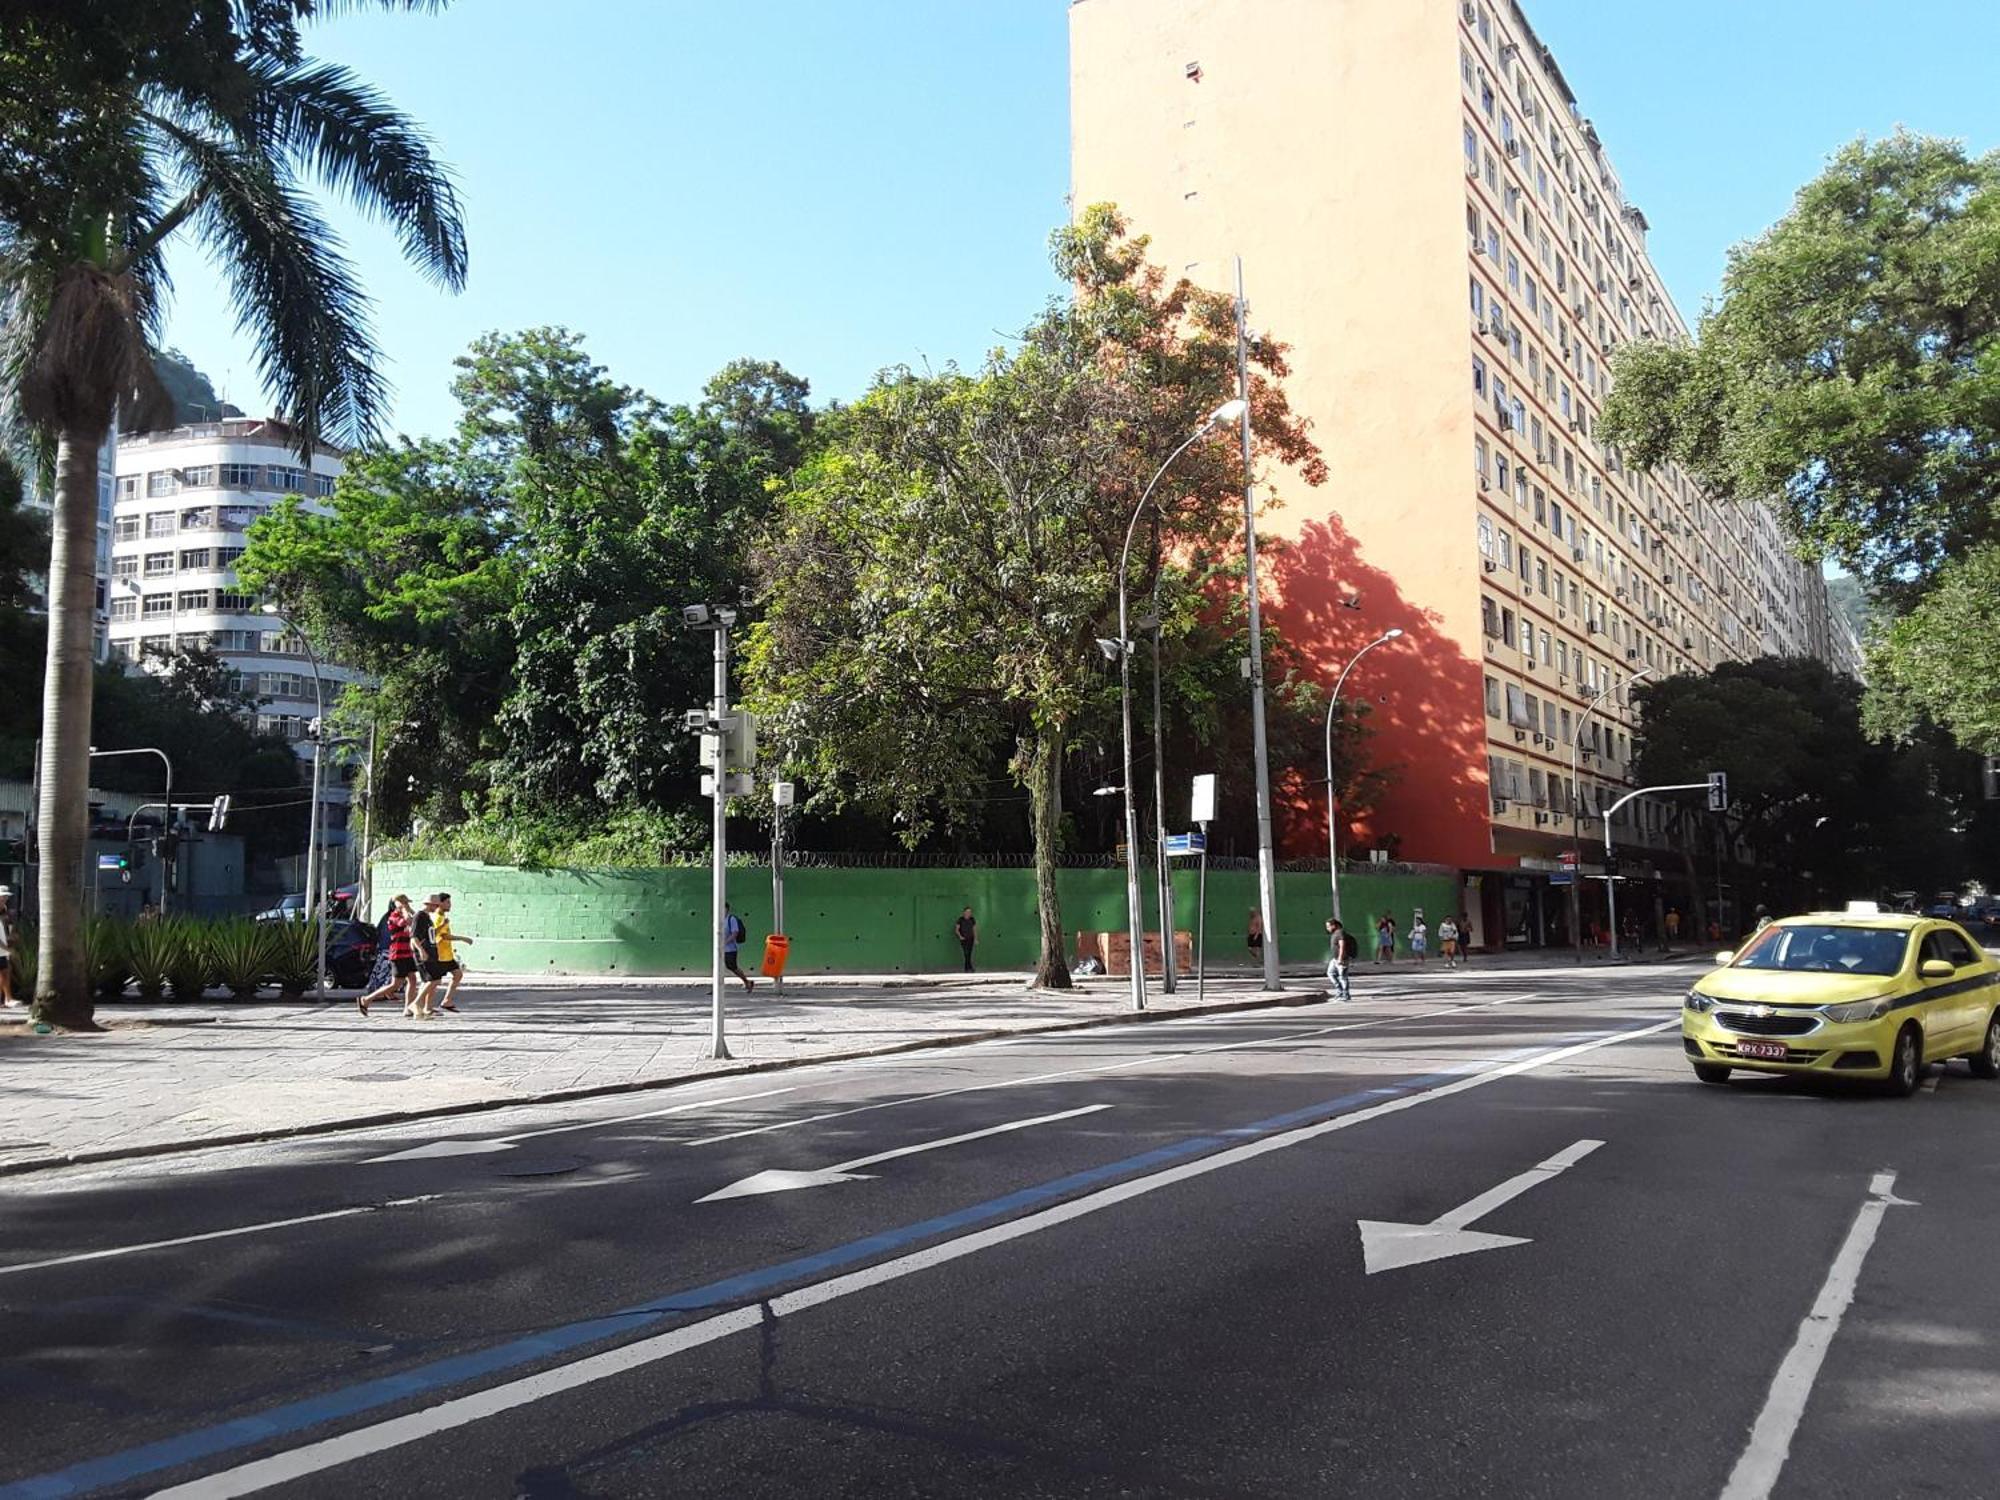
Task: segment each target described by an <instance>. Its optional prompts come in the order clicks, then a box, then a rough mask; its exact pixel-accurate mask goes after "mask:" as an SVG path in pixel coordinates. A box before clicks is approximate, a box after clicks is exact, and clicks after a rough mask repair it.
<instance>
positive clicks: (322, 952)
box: [262, 604, 326, 1000]
mask: <svg viewBox="0 0 2000 1500" xmlns="http://www.w3.org/2000/svg"><path fill="white" fill-rule="evenodd" d="M262 612H263V613H264V614H267V615H270V616H271V617H272V618H273V619H275V620H277V621H278V622H279V623H280V624H282V625H283V626H284V627H285V629H286V630H287V631H289V632H290V633H291V634H293V635H295V636H297V637H298V639H299V644H300V645H301V646H302V647H304V648H305V653H306V661H307V662H308V663H309V664H310V665H311V667H312V679H313V733H312V741H313V770H312V809H311V812H312V816H311V818H310V819H309V820H308V822H307V823H306V912H307V914H308V916H309V918H310V920H311V921H313V922H314V923H315V924H316V925H317V926H318V928H319V965H318V973H319V986H318V991H317V993H318V996H319V998H320V999H322V1000H324V999H325V998H326V902H325V901H324V900H323V899H322V898H321V896H320V893H319V876H320V828H321V824H322V821H323V819H322V817H321V812H320V794H321V791H322V788H323V785H324V769H323V767H324V762H325V760H326V682H325V680H324V679H323V678H322V677H321V676H320V670H319V656H318V654H317V653H315V652H314V650H313V648H312V642H311V641H309V640H307V639H306V633H305V632H304V631H303V630H301V629H299V627H298V626H296V625H294V624H293V623H292V621H291V619H290V617H289V616H287V615H286V614H285V612H284V611H283V610H281V609H279V608H278V606H277V605H275V604H266V605H264V606H263V607H262Z"/></svg>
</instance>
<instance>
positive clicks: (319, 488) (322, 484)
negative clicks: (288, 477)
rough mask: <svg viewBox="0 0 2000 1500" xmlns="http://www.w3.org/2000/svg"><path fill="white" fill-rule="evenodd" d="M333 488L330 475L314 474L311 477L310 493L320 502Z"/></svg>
mask: <svg viewBox="0 0 2000 1500" xmlns="http://www.w3.org/2000/svg"><path fill="white" fill-rule="evenodd" d="M333 486H334V478H333V476H332V475H331V474H315V475H313V476H312V492H313V493H314V494H315V495H317V496H319V498H320V499H322V500H324V499H325V498H326V497H327V496H328V495H331V494H332V493H333Z"/></svg>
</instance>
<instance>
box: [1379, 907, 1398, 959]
mask: <svg viewBox="0 0 2000 1500" xmlns="http://www.w3.org/2000/svg"><path fill="white" fill-rule="evenodd" d="M1395 961H1396V919H1395V918H1394V917H1392V916H1390V915H1389V914H1388V913H1387V912H1386V911H1385V912H1383V913H1382V915H1381V916H1379V917H1377V918H1376V919H1375V962H1376V963H1378V964H1384V963H1387V964H1392V963H1394V962H1395Z"/></svg>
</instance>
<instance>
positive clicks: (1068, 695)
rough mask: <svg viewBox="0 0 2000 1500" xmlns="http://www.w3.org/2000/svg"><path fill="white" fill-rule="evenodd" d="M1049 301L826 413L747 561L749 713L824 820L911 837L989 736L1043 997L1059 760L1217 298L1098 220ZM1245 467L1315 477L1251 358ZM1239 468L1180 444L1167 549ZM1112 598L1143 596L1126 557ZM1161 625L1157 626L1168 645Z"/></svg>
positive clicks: (950, 798)
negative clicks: (754, 595) (1030, 890)
mask: <svg viewBox="0 0 2000 1500" xmlns="http://www.w3.org/2000/svg"><path fill="white" fill-rule="evenodd" d="M1054 245H1055V257H1054V258H1055V262H1056V268H1057V270H1058V272H1059V273H1060V274H1061V275H1062V276H1063V277H1064V279H1065V280H1067V281H1069V282H1070V283H1071V284H1072V285H1073V286H1075V287H1076V289H1077V291H1076V295H1075V297H1074V299H1073V300H1071V301H1069V302H1064V303H1057V304H1054V305H1052V306H1050V307H1049V308H1048V309H1047V310H1046V311H1044V313H1043V314H1042V315H1041V316H1040V317H1039V318H1038V319H1036V320H1035V322H1034V323H1032V324H1031V325H1030V326H1029V327H1028V328H1027V330H1026V331H1025V333H1024V334H1023V336H1022V338H1021V340H1020V342H1019V346H1018V348H1015V349H1011V350H1001V351H996V352H995V353H994V354H992V355H990V356H989V357H988V359H987V361H986V363H985V364H984V365H983V366H982V367H981V368H980V369H979V370H978V371H977V372H976V373H966V372H961V371H959V370H957V369H955V368H948V369H946V370H944V371H943V372H941V373H937V374H922V375H920V374H917V373H915V372H912V371H910V370H907V369H901V370H894V371H890V372H887V373H885V374H884V375H883V376H882V377H880V378H879V379H878V380H877V382H876V384H875V386H874V387H873V388H872V389H871V390H870V391H869V392H868V394H867V395H866V396H865V397H863V398H862V399H861V400H860V401H859V402H857V403H856V404H855V405H854V406H853V407H852V408H850V409H847V410H845V411H843V412H841V413H839V414H838V417H837V418H836V419H834V420H833V421H832V423H831V425H832V428H833V431H832V432H831V434H830V435H829V436H828V438H827V442H826V447H825V448H824V450H823V451H822V453H821V454H820V455H819V456H818V457H817V458H816V459H814V460H812V461H810V462H808V463H807V465H806V466H805V468H804V469H802V470H801V471H800V474H799V476H798V478H797V479H796V480H795V482H794V483H793V484H792V485H791V486H790V487H789V488H788V490H787V491H786V495H785V504H784V507H783V508H782V510H781V511H780V512H779V514H778V516H777V518H776V520H775V523H774V526H773V528H772V534H771V536H770V537H769V539H768V541H767V543H766V544H765V546H764V547H763V548H762V549H761V563H762V571H763V578H764V595H763V602H764V604H765V606H766V610H767V613H766V616H765V618H764V619H763V620H762V621H760V622H759V623H758V624H757V626H756V627H755V628H754V630H753V631H752V634H751V641H750V647H749V654H750V663H751V674H752V678H753V681H754V682H755V683H756V684H757V688H758V701H759V702H760V703H761V704H762V706H763V707H764V708H765V710H766V712H767V713H769V714H770V716H771V717H772V719H773V727H774V729H775V731H776V737H777V738H778V739H779V740H780V741H781V743H782V744H783V746H784V748H785V750H786V751H787V753H788V754H789V756H790V757H791V759H792V761H793V763H794V764H795V765H797V766H799V767H801V768H802V769H804V770H805V771H807V773H808V775H809V778H810V780H811V781H812V783H813V784H815V785H816V786H817V787H818V788H819V791H818V792H817V794H816V796H817V798H818V799H819V800H821V801H824V802H831V803H836V804H837V803H838V802H840V801H841V800H843V799H854V800H858V801H860V802H861V803H863V804H864V805H866V806H868V807H870V808H871V809H874V810H876V811H879V812H880V813H882V814H884V815H886V816H888V817H890V818H892V819H893V820H894V822H895V823H896V825H897V826H898V827H899V828H900V829H901V830H902V831H903V832H904V833H905V835H906V836H907V837H909V838H910V839H912V840H915V839H918V838H921V837H923V836H924V835H925V834H926V833H927V832H928V831H929V830H930V828H931V827H932V826H933V823H934V822H939V821H941V822H942V823H944V824H945V825H946V826H951V825H954V824H959V823H963V822H965V821H968V820H970V819H971V818H972V817H974V816H975V815H976V811H977V809H978V808H979V806H980V805H981V804H982V803H983V801H984V799H985V796H986V793H987V789H988V786H989V784H990V783H989V770H990V767H991V764H992V752H993V749H994V747H995V745H996V744H998V743H1004V744H1006V745H1008V746H1009V747H1010V751H1011V758H1010V760H1009V762H1008V770H1009V772H1010V774H1011V776H1012V777H1013V779H1014V780H1015V781H1016V783H1017V784H1018V785H1019V786H1020V787H1021V788H1022V789H1023V790H1024V791H1025V792H1026V794H1027V798H1028V805H1029V812H1030V834H1031V839H1032V844H1033V849H1034V857H1035V870H1036V883H1037V891H1038V897H1039V902H1038V904H1039V908H1040V920H1041V956H1040V960H1039V962H1038V964H1037V968H1036V976H1035V977H1036V983H1038V984H1041V985H1047V986H1054V987H1063V986H1067V985H1068V983H1069V971H1068V965H1067V962H1066V958H1065V945H1064V941H1063V930H1062V915H1061V908H1060V904H1059V901H1058V898H1057V894H1056V884H1055V871H1056V866H1057V855H1058V852H1059V848H1060V845H1061V843H1062V836H1063V832H1062V831H1063V821H1064V813H1063V806H1062V784H1063V767H1064V763H1065V759H1066V757H1068V756H1069V755H1070V753H1071V752H1072V750H1073V749H1075V748H1076V746H1077V744H1078V742H1079V740H1080V739H1081V738H1082V737H1084V736H1085V735H1086V734H1088V733H1090V732H1091V731H1093V730H1095V731H1097V733H1098V735H1100V736H1101V735H1102V729H1101V726H1103V725H1104V724H1105V723H1106V722H1107V721H1110V722H1115V720H1110V714H1111V711H1112V707H1113V706H1114V705H1115V704H1116V702H1117V687H1116V679H1115V676H1113V675H1112V674H1109V673H1107V671H1106V669H1105V664H1104V658H1103V656H1102V655H1101V654H1100V652H1099V650H1098V647H1097V644H1096V641H1097V638H1098V637H1100V636H1103V635H1106V634H1109V633H1111V632H1112V631H1113V630H1114V629H1115V623H1114V622H1115V613H1116V611H1115V600H1116V595H1117V566H1118V562H1119V555H1120V550H1121V546H1122V544H1123V540H1124V537H1125V534H1126V530H1127V526H1128V523H1129V522H1130V520H1131V518H1132V515H1133V512H1134V508H1135V506H1136V505H1137V504H1138V502H1139V500H1140V498H1141V495H1142V492H1143V488H1144V486H1145V485H1146V483H1147V481H1148V480H1149V479H1150V478H1151V476H1152V475H1153V474H1154V472H1155V471H1156V470H1158V469H1159V467H1160V465H1161V464H1162V462H1163V461H1165V460H1166V459H1167V457H1168V456H1169V454H1171V453H1173V451H1174V450H1175V449H1176V448H1177V447H1179V446H1180V445H1181V444H1182V443H1183V442H1185V441H1186V440H1187V439H1188V438H1189V437H1190V435H1192V434H1194V433H1195V432H1196V431H1197V430H1198V429H1199V428H1200V426H1201V424H1202V423H1203V421H1204V419H1205V417H1206V416H1207V414H1208V413H1209V412H1211V411H1213V410H1214V409H1215V408H1216V407H1217V406H1218V405H1219V404H1220V403H1221V402H1222V401H1224V400H1226V399H1227V398H1228V397H1229V396H1230V395H1231V394H1232V391H1233V386H1234V374H1235V347H1234V337H1233V311H1232V308H1231V304H1230V302H1229V299H1227V298H1226V297H1222V296H1220V295H1217V294H1214V293H1209V292H1203V291H1200V290H1198V289H1196V288H1195V287H1193V286H1192V285H1190V284H1189V283H1187V282H1184V281H1183V282H1179V283H1174V284H1169V283H1168V282H1167V281H1166V279H1165V277H1164V276H1163V275H1162V274H1161V273H1160V272H1159V271H1158V270H1157V269H1156V268H1154V267H1151V266H1149V265H1148V264H1147V263H1146V260H1145V248H1146V247H1145V241H1144V240H1143V239H1136V238H1131V237H1128V236H1127V235H1126V233H1125V224H1124V222H1123V220H1122V219H1121V218H1120V217H1119V216H1118V215H1117V213H1116V211H1115V210H1113V209H1111V208H1109V207H1108V206H1104V205H1099V206H1097V207H1095V208H1092V209H1089V210H1086V211H1085V212H1084V213H1083V214H1081V215H1079V217H1078V219H1077V221H1076V224H1075V225H1074V226H1073V227H1072V228H1070V229H1066V230H1063V231H1059V232H1058V234H1057V235H1056V236H1055V240H1054ZM1254 360H1255V363H1256V366H1257V372H1258V373H1257V377H1256V379H1255V380H1254V382H1253V388H1252V392H1251V397H1252V402H1253V407H1254V409H1255V414H1256V424H1255V425H1256V430H1257V431H1258V433H1259V434H1260V441H1261V443H1262V444H1263V447H1264V451H1265V452H1267V453H1276V454H1279V455H1282V456H1283V457H1285V458H1287V459H1290V460H1293V461H1295V462H1298V463H1300V464H1301V465H1302V466H1304V467H1305V468H1306V469H1307V471H1308V474H1309V477H1311V478H1313V479H1315V480H1316V479H1317V478H1318V477H1319V475H1320V474H1321V472H1323V471H1322V470H1321V469H1320V468H1319V467H1318V457H1317V454H1316V452H1315V451H1314V450H1313V449H1312V447H1311V444H1310V443H1309V441H1308V440H1307V439H1306V437H1305V434H1304V430H1303V426H1302V424H1300V423H1299V422H1297V421H1296V420H1295V419H1294V418H1293V417H1292V416H1291V413H1290V411H1289V409H1288V407H1287V406H1286V404H1285V399H1284V396H1283V394H1282V392H1281V391H1280V390H1279V389H1278V387H1277V386H1276V384H1275V383H1274V380H1275V377H1277V376H1279V375H1282V374H1283V373H1284V368H1285V367H1284V360H1283V351H1282V350H1281V349H1280V348H1279V347H1278V346H1276V345H1273V344H1270V343H1268V342H1267V343H1261V344H1260V345H1259V346H1258V347H1257V349H1256V350H1255V351H1254ZM1241 482H1242V474H1241V467H1240V460H1239V459H1238V458H1237V456H1236V454H1235V450H1234V448H1233V445H1232V444H1230V443H1229V442H1228V441H1227V440H1226V435H1211V436H1210V438H1209V439H1208V440H1207V441H1205V442H1196V443H1195V444H1194V445H1193V446H1192V447H1191V448H1189V449H1188V450H1187V452H1186V453H1185V455H1184V456H1183V457H1182V459H1181V460H1180V461H1179V462H1178V463H1177V465H1176V468H1175V472H1174V482H1173V484H1172V485H1170V486H1168V487H1167V488H1166V491H1165V498H1164V499H1163V500H1162V502H1161V519H1160V525H1161V535H1162V539H1163V545H1164V546H1165V547H1166V549H1167V550H1168V552H1169V554H1172V553H1173V552H1176V551H1188V552H1194V551H1197V550H1200V549H1208V550H1210V551H1219V550H1221V549H1222V548H1223V547H1224V546H1225V545H1226V544H1227V542H1228V540H1229V539H1230V538H1231V536H1232V535H1233V534H1234V532H1235V529H1236V527H1237V526H1238V524H1239V511H1238V508H1237V507H1238V504H1239V499H1240V496H1241V493H1242V490H1241ZM1135 551H1136V552H1137V556H1136V557H1135V559H1134V561H1135V563H1136V564H1137V566H1136V567H1135V569H1134V578H1133V593H1134V595H1135V597H1138V598H1140V599H1143V598H1144V597H1145V595H1146V593H1147V590H1148V587H1149V585H1150V579H1149V578H1148V577H1147V576H1146V572H1145V566H1146V565H1145V550H1144V548H1143V547H1140V548H1137V549H1135ZM1191 618H1192V614H1191V612H1187V611H1183V612H1181V613H1179V614H1178V615H1177V616H1175V617H1174V618H1173V619H1171V620H1170V621H1169V625H1170V628H1175V629H1179V630H1183V631H1184V630H1185V629H1186V627H1187V625H1188V622H1189V621H1190V619H1191Z"/></svg>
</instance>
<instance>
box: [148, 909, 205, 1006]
mask: <svg viewBox="0 0 2000 1500" xmlns="http://www.w3.org/2000/svg"><path fill="white" fill-rule="evenodd" d="M152 925H153V926H155V927H160V928H164V929H165V930H166V932H167V934H168V937H167V983H168V984H169V985H170V986H172V988H173V992H174V998H175V999H176V1000H179V1001H182V1002H184V1003H185V1002H188V1001H194V1000H199V999H200V998H201V996H202V992H203V991H204V990H206V989H207V988H208V985H209V981H210V980H211V979H212V978H213V977H214V973H213V971H214V967H215V966H214V962H213V960H212V959H211V958H210V956H209V951H208V935H209V931H210V926H209V924H208V923H206V922H197V921H193V920H191V919H190V918H187V917H163V918H161V919H160V920H159V921H158V922H155V923H153V924H152Z"/></svg>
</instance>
